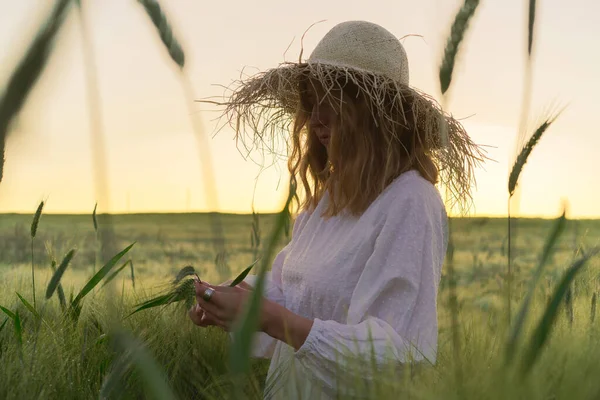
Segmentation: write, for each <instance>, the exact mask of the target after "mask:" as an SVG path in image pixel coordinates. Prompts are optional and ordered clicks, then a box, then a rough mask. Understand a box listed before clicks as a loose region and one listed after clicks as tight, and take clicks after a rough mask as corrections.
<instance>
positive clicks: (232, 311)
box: [189, 280, 266, 331]
mask: <svg viewBox="0 0 600 400" xmlns="http://www.w3.org/2000/svg"><path fill="white" fill-rule="evenodd" d="M225 284H227V286H215V285H210V284H208V283H206V282H200V281H198V280H196V281H195V282H194V285H195V288H196V301H197V304H196V305H195V306H194V307H192V309H191V310H190V311H189V316H190V319H191V320H192V321H193V322H194V323H195V324H196V325H198V326H202V327H206V326H218V327H220V328H222V329H224V330H227V331H229V329H230V328H231V326H232V324H233V322H234V321H235V320H236V319H237V318H238V317H239V315H240V314H241V312H242V310H243V307H244V304H245V303H246V300H247V299H248V296H249V295H250V293H251V291H252V290H253V288H252V286H250V285H248V284H247V283H245V282H241V283H240V284H239V285H238V286H236V287H229V286H228V282H225V283H224V284H223V285H225ZM209 288H210V289H213V290H214V291H215V292H214V294H213V296H212V297H211V299H210V301H208V302H207V301H206V300H204V298H203V297H202V296H203V294H204V292H205V291H206V290H207V289H209ZM265 301H266V300H265ZM261 329H262V324H261Z"/></svg>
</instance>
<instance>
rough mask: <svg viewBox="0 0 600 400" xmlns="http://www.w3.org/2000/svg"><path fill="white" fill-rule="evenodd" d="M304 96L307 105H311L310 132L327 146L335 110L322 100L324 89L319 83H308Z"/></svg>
mask: <svg viewBox="0 0 600 400" xmlns="http://www.w3.org/2000/svg"><path fill="white" fill-rule="evenodd" d="M306 96H307V103H308V105H309V107H312V108H311V109H310V112H311V114H310V121H309V124H310V132H312V134H314V135H315V136H316V137H317V139H318V140H319V142H321V144H322V145H323V146H325V147H328V146H329V141H330V139H331V126H332V123H333V121H334V118H335V111H334V110H333V108H332V107H331V104H329V101H327V100H324V101H323V97H324V91H323V89H322V88H321V86H320V85H318V84H314V85H312V84H309V85H308V89H307V93H306Z"/></svg>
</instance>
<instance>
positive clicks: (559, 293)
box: [522, 248, 600, 377]
mask: <svg viewBox="0 0 600 400" xmlns="http://www.w3.org/2000/svg"><path fill="white" fill-rule="evenodd" d="M598 253H600V248H596V249H594V250H592V251H591V252H590V253H588V254H587V255H585V256H583V257H581V258H580V259H578V260H577V261H575V262H574V263H573V264H571V266H570V267H569V268H568V269H567V271H566V272H565V273H564V275H563V277H562V279H561V281H560V283H559V284H558V286H557V287H556V289H555V290H554V293H553V295H552V297H551V300H550V303H549V304H548V306H547V307H546V310H545V311H544V315H543V316H542V319H541V321H540V323H539V324H538V326H537V328H536V329H535V331H534V333H533V336H532V337H531V340H530V342H529V348H528V349H527V352H526V354H525V358H524V361H523V365H522V372H523V375H522V377H525V376H527V375H528V374H529V372H530V371H531V369H532V367H533V365H534V364H535V362H536V360H537V359H538V357H539V356H540V354H541V352H542V349H543V347H544V345H545V344H546V341H547V339H548V336H549V335H550V332H551V331H552V328H553V327H554V323H555V320H556V317H557V316H558V311H559V306H560V304H561V302H562V300H563V298H564V297H565V295H566V293H567V291H568V289H569V287H570V286H571V283H572V282H573V280H574V279H575V276H577V274H578V273H579V272H580V271H581V269H582V268H583V267H584V266H585V264H586V263H587V262H588V261H589V260H590V258H592V257H594V256H595V255H597V254H598Z"/></svg>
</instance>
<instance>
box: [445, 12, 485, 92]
mask: <svg viewBox="0 0 600 400" xmlns="http://www.w3.org/2000/svg"><path fill="white" fill-rule="evenodd" d="M477 6H479V0H465V2H464V3H463V5H462V7H461V8H460V10H459V11H458V13H457V14H456V17H455V18H454V23H453V24H452V28H451V29H450V36H449V37H448V41H447V42H446V48H445V49H444V58H443V60H442V65H441V66H440V72H439V76H440V87H441V90H442V94H444V93H446V91H447V90H448V88H450V83H451V82H452V73H453V71H454V65H455V62H456V55H457V54H458V50H459V47H460V43H461V42H462V40H463V38H464V37H465V33H466V31H467V29H468V28H469V21H470V20H471V18H472V17H473V15H474V14H475V10H477Z"/></svg>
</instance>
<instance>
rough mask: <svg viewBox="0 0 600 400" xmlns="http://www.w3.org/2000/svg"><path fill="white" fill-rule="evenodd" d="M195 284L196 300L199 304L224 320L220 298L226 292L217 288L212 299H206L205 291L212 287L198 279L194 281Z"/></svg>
mask: <svg viewBox="0 0 600 400" xmlns="http://www.w3.org/2000/svg"><path fill="white" fill-rule="evenodd" d="M194 285H195V287H196V302H197V303H198V305H199V306H200V307H201V308H202V309H204V310H205V311H207V312H209V313H210V314H213V315H214V316H215V317H217V318H218V319H220V320H223V319H224V317H225V315H224V313H223V310H222V309H221V307H220V304H219V300H220V296H222V295H223V294H224V293H222V292H218V291H216V290H215V291H214V293H213V294H212V296H211V298H210V300H209V301H206V300H204V293H205V292H206V290H207V289H212V288H210V287H208V286H207V285H205V284H202V283H200V282H198V281H196V282H194ZM213 290H214V289H213Z"/></svg>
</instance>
